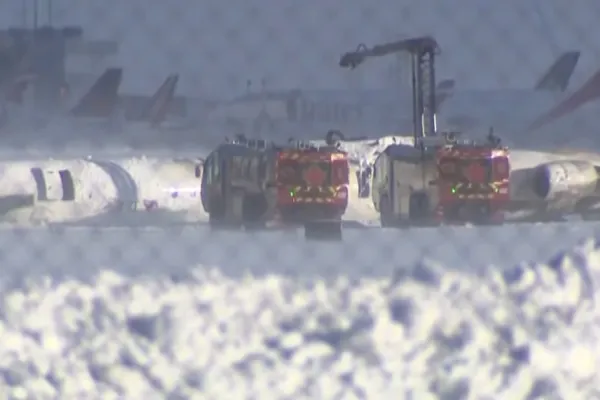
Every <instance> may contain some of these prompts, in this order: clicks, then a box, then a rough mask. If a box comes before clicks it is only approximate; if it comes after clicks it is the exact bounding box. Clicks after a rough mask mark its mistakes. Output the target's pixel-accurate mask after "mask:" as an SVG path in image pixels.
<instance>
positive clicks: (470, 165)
mask: <svg viewBox="0 0 600 400" xmlns="http://www.w3.org/2000/svg"><path fill="white" fill-rule="evenodd" d="M438 167H439V175H440V179H442V180H444V181H448V182H453V183H473V184H486V183H490V182H493V181H494V178H495V177H494V168H493V163H492V159H490V158H470V159H468V158H454V157H444V158H442V159H441V160H439V163H438Z"/></svg>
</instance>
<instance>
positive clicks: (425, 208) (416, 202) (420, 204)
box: [408, 192, 431, 221]
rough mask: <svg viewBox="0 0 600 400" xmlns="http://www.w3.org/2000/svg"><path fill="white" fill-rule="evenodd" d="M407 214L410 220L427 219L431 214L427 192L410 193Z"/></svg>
mask: <svg viewBox="0 0 600 400" xmlns="http://www.w3.org/2000/svg"><path fill="white" fill-rule="evenodd" d="M408 207H409V211H408V215H409V218H410V219H411V220H412V221H424V220H427V219H428V218H429V216H430V214H431V212H430V207H429V196H427V193H423V192H415V193H412V194H411V195H410V199H409V204H408Z"/></svg>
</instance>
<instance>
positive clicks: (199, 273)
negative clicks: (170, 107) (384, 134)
mask: <svg viewBox="0 0 600 400" xmlns="http://www.w3.org/2000/svg"><path fill="white" fill-rule="evenodd" d="M389 140H391V139H385V140H382V142H384V143H380V145H378V146H368V145H366V144H365V143H354V144H352V146H353V147H349V148H348V150H349V151H350V153H351V156H352V157H358V156H360V155H362V154H366V155H367V157H368V158H372V156H373V155H374V154H375V152H376V151H377V150H378V149H379V150H380V149H381V148H382V146H383V145H385V144H387V142H388V141H389ZM396 140H398V141H400V140H405V139H402V138H396ZM569 152H570V151H569ZM200 153H201V151H200V150H199V151H190V152H189V157H188V156H186V157H183V158H178V159H174V158H173V157H172V156H168V155H159V154H155V155H153V156H147V157H142V156H139V154H138V155H135V154H113V155H110V154H108V153H104V154H99V155H98V157H94V158H93V159H92V160H88V159H82V158H75V157H66V156H65V157H64V158H62V159H61V160H48V159H47V158H44V157H42V156H41V155H40V157H37V158H35V157H30V158H35V159H30V160H29V161H22V160H21V161H10V160H7V159H6V158H5V161H3V173H2V175H1V179H2V181H1V182H0V188H2V189H1V190H0V195H2V194H5V193H12V192H19V193H21V192H23V193H25V192H31V191H35V189H36V188H35V184H34V182H33V181H32V178H31V174H30V172H29V168H30V167H32V166H39V167H42V168H49V169H53V170H56V169H59V168H68V169H69V170H71V171H72V172H73V176H74V178H75V186H76V188H77V189H78V191H77V193H78V195H77V201H75V202H53V203H41V202H38V203H37V204H36V205H35V206H34V207H32V208H26V209H20V210H15V211H13V212H11V213H9V214H8V215H7V216H5V218H4V222H3V223H2V224H0V241H2V243H4V246H3V250H0V259H2V274H1V277H0V336H1V337H2V345H0V397H2V398H14V399H36V400H37V399H42V400H43V399H58V398H61V399H71V398H73V399H75V398H89V399H96V398H98V399H101V398H102V399H104V398H107V399H111V398H113V399H117V398H128V399H129V398H131V399H134V398H148V399H154V398H156V399H164V398H166V399H222V398H228V399H232V400H236V399H282V400H283V399H286V400H287V399H309V398H311V399H312V398H321V399H407V400H408V399H419V400H421V399H463V398H464V399H477V400H479V399H494V400H495V399H509V400H512V399H534V398H544V399H579V398H581V399H588V398H596V397H598V396H600V385H598V383H597V382H600V379H599V378H600V376H598V375H599V373H598V372H597V371H599V370H600V369H599V368H598V363H599V362H600V358H599V357H598V352H597V348H598V345H599V343H598V340H597V338H598V337H600V336H599V334H600V332H598V330H600V328H598V326H599V325H598V322H597V316H598V315H599V313H598V311H597V309H596V300H595V291H596V285H597V284H598V282H600V281H599V279H600V243H598V242H596V241H595V240H588V241H587V242H584V241H585V239H586V238H590V237H600V223H592V222H588V223H569V224H538V225H535V224H522V225H507V226H504V227H444V228H439V229H430V228H423V229H412V230H410V231H399V230H393V229H391V230H390V229H380V228H376V227H373V226H372V225H373V222H374V220H376V215H375V213H374V210H373V208H372V206H371V204H370V201H369V200H368V199H365V200H362V199H360V200H359V199H357V198H355V197H352V198H351V202H350V207H349V209H348V212H347V214H346V218H347V219H348V226H347V230H346V231H345V233H344V241H343V242H341V243H314V242H306V241H305V240H304V238H303V235H301V234H300V233H299V232H287V233H285V234H282V233H281V232H260V233H254V234H253V235H247V234H244V233H241V232H223V233H220V234H218V235H214V234H211V233H210V231H209V229H208V228H207V227H206V226H205V225H204V224H203V221H205V218H206V216H205V214H204V213H203V211H202V207H201V204H200V198H199V196H198V194H199V193H198V191H197V189H198V186H199V180H198V179H197V178H196V177H195V176H194V168H193V165H194V161H193V158H194V157H193V156H199V155H202V154H200ZM571 153H572V152H571ZM575 156H576V157H577V158H580V157H584V158H587V159H590V160H594V157H595V156H592V155H590V154H581V153H578V154H575V155H574V154H561V155H547V154H542V153H534V152H517V153H515V156H514V158H513V162H515V163H517V164H518V165H519V166H520V167H521V168H525V167H528V166H532V165H534V164H536V163H538V162H543V161H548V160H550V159H556V158H565V157H566V158H573V157H575ZM351 178H352V180H354V174H351ZM351 184H354V182H351ZM175 192H176V193H177V196H175V195H174V193H175ZM352 193H353V194H355V193H356V191H355V190H352ZM144 200H156V201H157V203H158V204H159V209H158V210H153V211H145V210H144V207H143V203H144ZM130 202H132V203H135V204H137V205H138V206H140V207H139V208H140V209H139V210H133V209H132V207H129V206H127V205H128V204H129V203H130ZM351 222H352V223H351ZM561 252H566V253H565V254H560V255H558V254H559V253H561Z"/></svg>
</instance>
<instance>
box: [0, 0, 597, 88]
mask: <svg viewBox="0 0 600 400" xmlns="http://www.w3.org/2000/svg"><path fill="white" fill-rule="evenodd" d="M23 2H29V3H28V4H29V7H28V8H29V9H28V14H27V16H25V15H24V12H23V11H24V8H23V6H22V5H23ZM38 2H39V4H40V13H39V20H40V22H41V23H43V22H45V21H46V18H47V12H46V10H47V3H46V0H38ZM33 4H34V1H33V0H3V1H2V2H0V23H1V24H2V25H4V26H8V25H20V24H22V23H23V21H24V19H25V17H26V18H27V22H28V24H30V25H31V24H32V12H31V11H32V8H33ZM451 6H452V7H451ZM53 9H54V12H53V19H54V22H55V23H57V24H80V25H82V26H83V27H84V29H85V30H86V35H88V36H90V37H93V38H99V39H100V38H113V39H117V40H119V41H120V42H121V53H120V55H119V60H118V61H119V63H120V64H121V65H122V66H123V67H125V69H126V76H125V81H124V89H125V90H127V91H142V92H147V91H149V90H151V89H153V88H154V87H155V86H156V83H157V81H158V80H160V79H164V77H165V76H166V75H167V74H168V73H170V72H172V71H179V72H180V73H181V75H182V81H181V87H180V91H181V92H183V93H187V94H199V93H209V94H211V95H219V94H220V95H223V96H230V95H232V94H235V93H239V92H241V91H243V90H244V89H245V84H246V80H247V79H252V80H254V81H256V82H260V80H261V79H263V78H264V79H265V82H266V84H267V85H268V86H269V87H271V88H292V87H305V88H323V89H326V88H343V87H345V86H347V85H353V86H361V85H362V86H366V87H382V86H384V85H386V84H389V79H388V73H387V70H389V68H390V64H391V63H392V62H393V59H388V60H384V59H382V60H378V61H377V62H372V63H370V64H368V65H365V66H364V67H363V68H361V69H360V70H357V71H353V72H348V71H343V70H341V69H340V68H338V67H337V62H338V60H339V56H340V54H341V53H342V52H344V51H346V50H351V49H353V48H355V47H356V45H357V44H358V43H360V42H364V43H366V44H367V45H370V44H374V43H376V42H380V41H385V40H393V39H395V38H399V37H406V36H411V35H419V34H433V35H434V36H436V37H437V38H438V40H439V42H440V44H441V46H442V49H443V54H442V55H441V57H440V62H439V71H438V76H439V77H440V78H446V77H455V78H457V80H458V81H460V82H461V85H462V86H470V87H479V88H490V87H498V86H505V87H530V86H531V85H532V84H533V81H535V80H536V79H537V78H538V77H539V75H540V74H541V72H542V71H543V70H544V68H547V67H548V65H549V64H550V63H551V61H552V60H553V58H554V57H556V56H557V55H558V54H559V53H560V52H561V51H564V50H567V49H572V48H579V49H581V50H583V51H584V55H583V57H582V58H581V60H580V65H579V67H578V69H577V72H576V77H575V78H574V79H575V80H582V79H585V78H586V77H587V76H589V75H590V74H591V73H592V72H593V70H594V69H595V68H597V67H600V46H598V45H597V44H595V43H594V42H597V38H598V37H600V36H599V33H600V25H598V24H597V21H598V20H600V2H598V1H597V0H578V1H576V2H565V1H564V0H503V1H490V0H453V1H448V0H419V1H409V0H377V1H373V0H302V1H298V0H227V1H223V0H169V1H164V0H126V1H125V0H102V1H81V0H54V1H53ZM257 86H259V85H257Z"/></svg>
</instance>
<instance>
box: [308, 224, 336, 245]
mask: <svg viewBox="0 0 600 400" xmlns="http://www.w3.org/2000/svg"><path fill="white" fill-rule="evenodd" d="M304 238H305V239H306V240H335V241H339V240H342V222H341V221H319V222H307V223H305V224H304Z"/></svg>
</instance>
